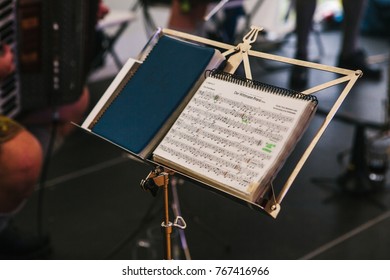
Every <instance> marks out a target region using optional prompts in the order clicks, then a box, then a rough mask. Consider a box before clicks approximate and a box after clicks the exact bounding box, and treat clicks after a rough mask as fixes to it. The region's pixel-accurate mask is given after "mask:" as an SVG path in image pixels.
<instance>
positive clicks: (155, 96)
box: [82, 35, 225, 158]
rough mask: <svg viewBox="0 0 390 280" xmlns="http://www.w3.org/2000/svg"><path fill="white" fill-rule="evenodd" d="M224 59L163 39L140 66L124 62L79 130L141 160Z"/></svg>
mask: <svg viewBox="0 0 390 280" xmlns="http://www.w3.org/2000/svg"><path fill="white" fill-rule="evenodd" d="M224 60H225V57H224V56H222V54H221V53H220V52H219V51H218V50H216V49H214V48H211V47H205V46H200V45H196V44H193V43H189V42H185V41H182V40H179V39H175V38H172V37H169V36H166V35H162V36H161V37H160V38H159V39H158V42H157V44H156V45H155V46H153V48H152V50H151V52H150V53H149V54H148V56H147V58H146V59H145V60H144V61H143V62H140V61H135V60H132V59H130V60H129V61H128V62H127V63H126V65H125V66H124V67H123V69H122V70H121V71H120V73H119V74H118V76H117V77H116V79H115V80H114V82H113V83H112V85H111V86H110V87H109V89H108V90H107V91H106V93H105V94H104V95H103V97H102V99H101V100H100V101H99V102H98V104H97V105H96V106H95V108H94V109H93V110H92V112H91V113H90V115H89V116H88V117H87V119H86V120H85V121H84V123H83V124H82V127H83V128H85V129H87V130H89V131H90V132H92V133H94V134H96V135H98V136H100V137H102V138H104V139H106V140H108V141H110V142H112V143H114V144H116V145H118V146H119V147H121V148H123V149H125V150H126V151H128V152H130V153H132V154H133V155H135V156H138V157H140V158H145V157H147V156H148V155H149V154H150V153H151V151H152V150H153V148H154V147H155V146H156V145H157V144H158V142H159V141H160V140H161V137H162V136H163V135H164V134H165V133H166V131H167V130H168V129H169V127H170V126H171V125H172V123H173V122H174V120H175V119H176V117H177V115H178V114H179V113H180V111H181V110H182V109H183V108H184V106H185V104H186V103H187V102H188V101H189V99H190V98H191V96H192V94H193V93H194V92H195V91H196V89H197V88H198V87H199V85H200V84H201V83H202V81H203V80H204V72H205V70H207V69H213V68H215V67H218V65H219V64H220V63H221V62H222V61H224Z"/></svg>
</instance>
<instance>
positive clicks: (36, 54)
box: [0, 0, 98, 117]
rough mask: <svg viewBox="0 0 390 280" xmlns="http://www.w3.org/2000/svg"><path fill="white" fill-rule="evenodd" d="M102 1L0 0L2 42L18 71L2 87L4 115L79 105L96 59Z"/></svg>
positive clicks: (0, 97)
mask: <svg viewBox="0 0 390 280" xmlns="http://www.w3.org/2000/svg"><path fill="white" fill-rule="evenodd" d="M97 7H98V0H55V1H53V0H0V42H1V43H2V44H3V43H6V44H9V45H11V46H12V47H13V50H14V53H15V54H16V55H15V60H16V61H15V63H16V65H17V71H16V73H14V75H10V77H7V78H6V79H5V80H3V81H2V82H1V85H0V88H1V90H0V114H3V115H7V116H10V117H12V116H15V115H17V114H18V113H19V112H21V111H30V110H37V109H41V108H47V107H56V106H60V105H62V104H68V103H71V102H74V101H76V100H77V99H78V98H79V97H80V95H81V92H82V88H83V87H84V84H85V79H86V76H87V74H88V72H89V70H90V64H91V62H92V59H93V53H94V44H95V42H94V40H95V25H96V21H97V18H96V17H97Z"/></svg>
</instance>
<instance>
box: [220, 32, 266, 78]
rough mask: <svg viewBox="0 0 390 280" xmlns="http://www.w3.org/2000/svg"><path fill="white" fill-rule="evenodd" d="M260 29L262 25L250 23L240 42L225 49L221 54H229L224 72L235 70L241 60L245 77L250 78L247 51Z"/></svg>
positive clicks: (231, 72)
mask: <svg viewBox="0 0 390 280" xmlns="http://www.w3.org/2000/svg"><path fill="white" fill-rule="evenodd" d="M262 30H263V28H262V27H257V26H254V25H252V26H251V30H250V31H249V32H248V33H247V34H246V35H245V36H244V38H243V40H242V42H241V43H239V44H238V45H237V46H235V47H234V48H231V49H229V50H227V51H225V52H224V53H222V55H223V56H225V57H227V56H228V55H231V56H230V57H229V59H228V60H227V65H226V67H225V69H224V71H225V72H227V73H230V74H233V73H234V72H236V70H237V68H238V66H240V64H241V62H243V63H244V70H245V76H246V78H247V79H252V72H251V68H250V65H249V55H248V51H249V50H250V49H251V48H252V45H251V44H252V43H254V42H256V39H257V35H258V34H259V32H260V31H262Z"/></svg>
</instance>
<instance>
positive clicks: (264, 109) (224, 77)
mask: <svg viewBox="0 0 390 280" xmlns="http://www.w3.org/2000/svg"><path fill="white" fill-rule="evenodd" d="M316 107H317V99H316V97H315V96H311V95H304V94H301V93H298V92H294V91H291V90H287V89H283V88H279V87H275V86H272V85H267V84H263V83H259V82H256V81H252V80H248V79H244V78H240V77H237V76H234V75H231V74H227V73H223V72H220V71H211V72H210V74H209V75H208V77H207V78H206V80H205V81H204V82H203V84H202V85H201V86H200V87H199V89H198V90H197V91H196V93H195V94H194V95H193V97H192V99H191V100H190V101H189V103H188V104H187V106H186V107H185V108H184V110H183V111H182V113H181V114H180V116H179V117H178V118H177V119H176V121H175V123H174V124H173V125H172V127H171V128H170V130H169V131H168V133H167V134H166V135H165V137H164V139H163V140H162V141H161V142H160V143H159V145H158V146H157V148H156V149H155V150H154V151H153V160H154V161H155V162H157V163H160V164H162V165H165V166H166V167H168V168H172V169H173V170H176V171H178V172H181V173H183V174H186V175H188V176H191V177H193V178H195V179H197V180H199V181H201V182H205V183H206V184H209V185H211V186H214V187H216V188H218V189H220V190H222V191H225V192H227V193H229V194H233V195H235V196H237V197H239V198H241V199H244V200H247V201H250V202H254V203H255V202H256V201H257V200H258V199H259V198H260V197H262V196H263V195H264V194H265V192H266V191H267V190H268V189H269V186H270V184H271V182H272V180H273V179H274V177H275V176H276V174H277V173H278V171H279V170H280V168H281V167H282V165H283V164H284V162H285V161H286V159H287V157H288V155H289V154H290V153H291V151H292V150H293V148H294V147H295V145H296V144H297V142H298V141H299V139H300V138H301V136H302V134H303V133H304V131H305V129H306V128H307V126H308V124H309V122H310V120H311V118H312V116H313V115H314V112H315V110H316Z"/></svg>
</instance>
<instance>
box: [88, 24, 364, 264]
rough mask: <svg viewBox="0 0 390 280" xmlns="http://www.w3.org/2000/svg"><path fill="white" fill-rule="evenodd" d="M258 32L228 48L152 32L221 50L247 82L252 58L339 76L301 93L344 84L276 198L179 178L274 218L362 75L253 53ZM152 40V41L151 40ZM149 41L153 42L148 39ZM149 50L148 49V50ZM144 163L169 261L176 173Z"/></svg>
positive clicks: (178, 221) (180, 224)
mask: <svg viewBox="0 0 390 280" xmlns="http://www.w3.org/2000/svg"><path fill="white" fill-rule="evenodd" d="M261 30H262V29H261V28H258V27H255V26H252V27H251V30H250V31H249V32H248V33H247V34H246V35H245V36H244V38H243V41H242V42H241V43H239V44H238V45H237V46H232V45H229V44H225V43H221V42H217V41H214V40H210V39H206V38H203V37H199V36H195V35H190V34H187V33H183V32H179V31H175V30H171V29H160V30H158V31H157V32H156V34H157V35H155V37H157V36H159V35H163V34H164V35H169V36H171V37H176V38H178V39H181V40H186V41H190V42H193V43H197V44H204V45H208V46H212V47H214V48H217V49H221V50H225V52H223V53H222V54H223V55H224V56H225V57H226V58H228V59H227V63H226V66H225V69H224V71H225V72H228V73H234V72H235V71H236V70H237V68H238V67H239V65H240V64H241V63H243V64H244V70H245V76H246V77H247V78H248V79H252V73H251V69H250V63H249V57H256V58H262V59H268V60H273V61H276V62H282V63H286V64H292V65H298V66H302V67H308V68H313V69H317V70H322V71H325V72H332V73H336V74H340V75H342V76H341V77H340V78H336V79H333V80H331V81H329V82H325V83H323V84H320V85H317V86H314V87H312V88H308V89H306V90H304V91H303V92H302V93H303V94H306V95H309V94H313V93H315V92H318V91H321V90H324V89H326V88H329V87H332V86H335V85H339V84H342V83H347V84H346V85H345V87H344V89H343V90H342V92H341V94H340V95H339V97H338V98H337V100H336V101H335V102H334V104H333V106H332V107H331V109H330V111H329V113H328V114H327V115H326V117H325V120H324V121H323V123H322V125H321V126H320V127H319V129H318V131H317V132H316V134H315V135H314V137H313V139H312V140H311V142H310V143H309V145H308V146H307V147H306V149H305V151H304V152H303V154H302V156H301V158H300V159H299V161H298V162H297V164H296V166H295V168H294V169H293V171H292V172H291V174H290V175H289V177H288V178H287V180H286V182H285V183H284V185H283V187H282V189H281V190H280V192H279V193H278V194H276V193H275V191H274V188H273V186H272V185H271V187H270V188H269V191H268V193H267V194H266V195H265V196H267V198H265V196H264V197H263V198H262V199H260V200H259V201H257V202H256V203H254V202H251V201H247V200H243V199H242V198H239V197H235V195H233V194H230V193H226V192H224V191H221V190H218V189H217V188H215V187H214V188H213V186H210V185H207V184H205V183H204V182H200V181H199V180H196V179H194V178H191V177H190V176H188V175H186V174H181V175H184V177H186V179H189V180H194V181H196V182H198V183H200V184H201V185H202V184H203V185H206V186H208V187H211V188H212V189H214V191H216V192H219V193H222V194H225V195H227V196H229V197H230V198H232V199H236V200H237V201H238V202H241V203H243V204H245V205H247V206H249V207H251V208H253V209H256V210H260V211H261V212H264V213H266V214H268V215H269V216H271V217H273V218H276V217H277V215H278V213H279V212H280V204H281V202H282V200H283V199H284V197H285V195H286V194H287V192H288V190H289V189H290V187H291V185H292V183H293V181H294V180H295V178H296V177H297V175H298V173H299V172H300V170H301V168H302V167H303V165H304V163H305V161H306V160H307V159H308V157H309V155H310V154H311V152H312V151H313V149H314V147H315V146H316V144H317V143H318V141H319V139H320V138H321V136H322V135H323V133H324V132H325V129H326V128H327V126H328V125H329V123H330V122H331V120H332V118H333V117H334V116H335V114H336V112H337V110H338V109H339V107H340V106H341V104H342V103H343V101H344V99H345V98H346V96H347V95H348V93H349V91H350V90H351V88H352V87H353V85H354V84H355V82H356V81H357V79H358V78H359V77H360V76H361V75H362V72H361V71H360V70H356V71H353V70H347V69H342V68H338V67H333V66H326V65H322V64H318V63H313V62H307V61H302V60H298V59H292V58H286V57H282V56H278V55H272V54H267V53H264V52H259V51H253V50H251V44H252V43H254V42H255V41H256V38H257V35H258V33H259V32H260V31H261ZM155 37H154V38H155ZM152 39H153V38H152ZM149 49H150V48H149ZM149 49H148V46H146V48H145V49H144V51H142V52H141V54H140V56H139V59H140V60H142V57H144V56H145V53H147V52H148V50H149ZM87 127H88V126H84V124H83V128H87ZM144 160H145V161H146V162H147V163H150V164H151V165H152V166H155V169H154V170H153V171H152V172H150V173H149V175H148V176H147V178H146V179H145V180H142V182H141V186H142V187H143V188H144V189H145V190H149V191H151V192H152V193H154V192H157V190H158V189H159V188H162V189H163V191H164V220H163V222H162V224H161V226H162V228H163V229H164V234H165V257H166V259H171V250H170V234H171V232H172V227H178V228H181V229H184V228H185V227H186V224H185V222H184V219H183V218H182V217H181V216H178V217H176V219H175V221H174V222H173V223H172V222H171V221H169V211H168V210H169V206H168V205H169V196H168V185H169V176H171V175H173V174H174V173H177V174H179V175H180V173H179V172H177V171H175V170H172V169H171V168H164V167H161V165H160V164H157V163H155V162H153V161H152V160H150V159H144Z"/></svg>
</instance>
